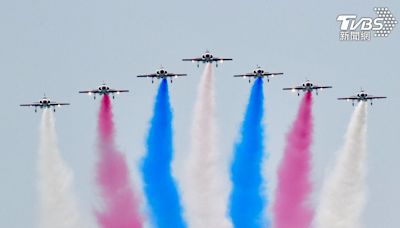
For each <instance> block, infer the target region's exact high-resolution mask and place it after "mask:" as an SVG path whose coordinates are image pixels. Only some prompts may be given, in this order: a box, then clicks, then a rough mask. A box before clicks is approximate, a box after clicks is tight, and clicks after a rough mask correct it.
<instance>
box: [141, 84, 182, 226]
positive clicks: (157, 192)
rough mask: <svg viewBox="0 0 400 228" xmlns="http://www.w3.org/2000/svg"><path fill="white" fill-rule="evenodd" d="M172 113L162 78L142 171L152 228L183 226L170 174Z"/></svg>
mask: <svg viewBox="0 0 400 228" xmlns="http://www.w3.org/2000/svg"><path fill="white" fill-rule="evenodd" d="M172 134H173V133H172V110H171V105H170V103H169V95H168V83H167V80H166V79H163V80H162V82H161V84H160V87H159V89H158V93H157V97H156V101H155V104H154V114H153V118H152V120H151V123H150V129H149V134H148V136H147V154H146V157H145V158H144V161H143V166H142V171H143V178H144V188H145V194H146V197H147V200H148V202H149V206H150V209H151V214H152V223H153V224H154V225H155V227H174V228H180V227H186V225H185V223H184V221H183V219H182V209H181V205H180V201H179V196H178V191H177V189H176V186H175V183H174V180H173V178H172V175H171V160H172V156H173V145H172Z"/></svg>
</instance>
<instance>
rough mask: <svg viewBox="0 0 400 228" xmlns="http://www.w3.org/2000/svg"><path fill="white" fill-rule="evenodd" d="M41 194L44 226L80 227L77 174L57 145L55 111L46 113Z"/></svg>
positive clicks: (58, 227)
mask: <svg viewBox="0 0 400 228" xmlns="http://www.w3.org/2000/svg"><path fill="white" fill-rule="evenodd" d="M38 165H39V186H38V188H39V194H40V195H39V197H40V201H39V202H40V227H41V228H80V227H82V224H81V223H80V218H79V213H78V208H77V203H76V201H75V200H76V199H75V197H74V195H73V192H72V184H73V176H72V173H71V171H70V170H69V169H68V168H67V167H66V165H65V164H64V161H63V159H62V157H61V154H60V151H59V149H58V146H57V136H56V130H55V121H54V116H53V112H52V111H51V110H50V109H45V110H44V111H43V114H42V122H41V127H40V145H39V161H38Z"/></svg>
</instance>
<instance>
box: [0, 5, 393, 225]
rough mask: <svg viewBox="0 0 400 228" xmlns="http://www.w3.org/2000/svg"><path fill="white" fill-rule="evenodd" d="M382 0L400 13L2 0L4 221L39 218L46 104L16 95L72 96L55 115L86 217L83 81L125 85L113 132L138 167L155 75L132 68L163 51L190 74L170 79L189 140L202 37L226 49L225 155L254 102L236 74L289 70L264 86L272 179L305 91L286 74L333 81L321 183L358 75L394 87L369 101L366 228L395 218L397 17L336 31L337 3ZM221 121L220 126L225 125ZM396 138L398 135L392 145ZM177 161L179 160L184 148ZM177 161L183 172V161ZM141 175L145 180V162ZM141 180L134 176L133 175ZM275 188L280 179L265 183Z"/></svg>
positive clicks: (372, 86) (89, 140) (318, 114)
mask: <svg viewBox="0 0 400 228" xmlns="http://www.w3.org/2000/svg"><path fill="white" fill-rule="evenodd" d="M378 6H387V7H389V9H390V10H391V11H392V13H393V14H394V16H396V17H397V18H398V20H399V19H400V3H399V1H397V0H390V1H377V0H376V1H365V0H356V1H344V0H339V1H318V0H308V1H288V0H285V1H271V0H263V1H261V0H258V1H227V0H221V1H215V0H204V1H178V0H171V1H151V0H150V1H149V0H147V1H137V0H136V1H134V0H131V1H128V0H114V1H105V0H96V1H95V0H87V1H78V0H68V1H66V0H64V1H61V0H34V1H33V0H12V1H0V77H1V82H2V91H3V106H2V109H1V110H2V111H1V112H0V126H1V131H0V138H1V141H0V143H1V145H2V148H3V149H2V151H1V154H2V159H0V180H1V182H0V204H1V207H0V227H7V228H20V227H35V225H34V224H37V211H38V210H37V209H38V201H37V194H36V179H37V172H36V162H37V148H38V137H39V136H38V126H39V121H40V114H39V113H38V114H35V113H34V110H33V109H29V108H21V107H19V106H18V105H19V104H20V103H24V102H31V101H35V100H37V99H39V98H41V97H42V96H43V94H44V93H46V94H47V95H48V96H49V97H50V98H52V99H53V100H57V101H67V102H71V103H72V105H71V106H70V107H66V108H62V109H59V110H58V112H57V113H56V121H57V123H56V125H57V130H58V136H59V144H60V149H61V151H62V154H63V157H64V158H65V160H66V163H67V164H68V165H69V166H70V167H71V169H72V170H73V171H74V173H75V189H76V192H77V196H78V198H79V202H80V207H81V210H82V213H83V214H84V217H85V219H86V221H87V223H88V226H93V225H94V224H95V222H94V218H93V215H92V208H93V207H94V205H96V203H97V200H98V199H97V197H96V196H95V194H94V193H96V189H95V188H94V177H93V174H94V164H95V161H96V154H95V140H96V121H97V116H96V115H97V111H98V108H99V102H98V100H96V101H93V99H90V98H88V97H87V96H85V95H80V94H78V90H80V89H88V88H92V87H93V88H95V87H97V86H98V84H100V83H102V82H107V83H108V84H109V86H110V87H116V88H122V89H130V90H131V91H132V93H129V94H122V95H120V96H119V97H118V98H117V99H116V100H115V101H114V102H113V105H114V112H115V122H116V124H117V141H118V144H119V147H120V149H121V151H123V152H124V153H126V155H127V158H128V162H129V164H130V167H132V173H134V174H135V173H136V172H135V164H136V163H135V162H136V161H137V160H138V158H140V156H141V155H142V153H143V151H144V142H145V137H146V133H147V128H148V122H149V120H150V117H151V113H152V106H153V98H154V94H155V91H156V89H157V84H154V85H153V84H151V82H150V81H149V80H145V79H143V80H141V79H138V78H136V77H135V75H137V74H142V73H150V72H153V71H154V70H155V69H156V68H157V67H159V66H160V65H161V64H162V65H164V66H165V67H167V68H168V70H169V71H171V72H177V73H188V75H189V76H188V77H186V78H182V79H179V80H176V81H175V82H174V83H173V84H172V85H170V86H171V88H170V91H171V99H172V101H171V102H172V105H173V108H174V126H175V139H174V141H175V148H176V157H177V158H179V157H180V156H181V155H182V154H184V153H186V152H187V151H188V148H189V145H188V141H189V132H190V123H191V117H192V109H193V104H194V99H195V96H196V92H195V91H196V89H197V85H198V83H199V77H200V75H201V72H202V68H199V69H198V68H196V66H195V65H194V64H191V63H186V62H182V61H181V59H182V58H189V57H195V56H197V55H200V54H201V53H202V52H203V51H204V50H205V49H210V50H211V51H213V52H214V55H215V56H220V57H232V58H233V59H234V61H233V62H227V63H224V64H223V66H221V67H219V68H217V69H216V70H215V74H216V89H217V94H216V95H217V97H216V100H217V106H218V107H217V109H218V124H219V128H220V131H219V132H220V133H219V137H218V140H219V146H220V151H221V152H222V153H225V154H230V153H231V151H232V146H233V143H234V141H235V139H236V137H237V135H238V127H239V126H240V122H241V119H242V116H243V112H244V109H245V105H246V103H247V98H248V93H249V89H250V85H249V84H248V83H247V81H246V80H243V79H237V78H233V77H232V75H233V74H238V73H245V72H248V71H250V70H252V69H253V68H254V67H255V66H256V65H257V64H259V65H261V66H264V67H265V68H266V69H267V70H270V71H282V72H284V73H285V75H284V76H283V77H281V78H274V79H273V80H271V82H270V83H269V84H266V85H265V93H266V97H265V98H266V102H265V105H266V119H265V122H266V124H267V138H266V143H267V147H268V152H269V153H270V157H269V161H268V163H267V164H266V167H267V168H266V169H267V175H268V178H269V187H270V189H271V191H273V188H274V187H275V182H276V167H277V164H278V162H279V160H280V158H281V155H282V151H283V147H284V137H285V133H286V132H287V130H288V128H289V126H290V124H291V122H292V120H293V118H294V115H295V113H296V111H297V106H298V103H299V101H300V99H299V98H298V97H297V96H296V95H294V94H291V93H289V92H285V91H282V87H285V86H291V85H294V84H297V83H301V82H302V81H303V80H305V79H306V78H308V79H310V80H313V81H315V83H320V84H327V85H332V86H333V87H334V88H333V89H331V90H327V91H325V92H323V93H322V94H320V96H318V97H316V98H315V102H314V111H315V112H314V115H315V120H314V123H315V131H314V132H315V138H314V146H313V155H314V159H313V176H314V184H315V188H316V193H315V195H314V196H313V199H314V201H315V202H317V200H318V195H319V190H320V188H321V184H322V181H323V178H324V175H325V173H326V172H327V170H328V169H327V167H329V166H330V165H332V161H334V159H335V153H336V151H337V150H338V149H339V148H340V147H341V145H342V142H343V135H344V133H345V130H346V127H347V123H348V121H349V119H350V115H351V113H352V111H353V107H352V106H351V105H350V104H348V103H345V102H339V101H337V100H336V98H337V97H338V96H346V95H352V94H353V93H355V92H357V91H358V90H359V89H360V87H363V88H365V89H366V90H367V91H369V92H370V93H372V94H374V95H386V96H388V97H389V99H387V100H385V101H380V102H375V104H374V106H373V107H372V108H371V107H370V108H369V113H368V119H369V120H368V154H369V155H368V164H369V167H368V172H369V173H368V204H367V206H366V210H365V213H364V215H363V222H364V224H365V227H367V228H377V227H385V228H392V227H393V228H396V227H400V217H399V216H398V212H399V211H400V196H399V192H400V181H399V178H398V176H397V175H398V174H399V172H400V166H399V164H400V153H399V152H400V151H399V149H396V148H398V144H399V141H397V140H398V139H399V130H400V121H399V116H400V97H399V96H398V90H399V89H398V87H397V86H398V85H399V84H400V80H399V77H400V75H399V72H400V69H399V66H400V65H399V63H398V62H399V58H398V53H399V51H400V45H399V41H400V27H397V28H395V29H394V31H393V32H392V34H391V35H390V36H389V37H387V38H379V39H378V38H376V39H374V38H373V39H372V40H371V41H369V42H340V41H339V24H338V23H337V22H336V17H337V15H338V14H343V13H351V14H357V15H359V16H371V17H375V15H374V12H373V8H374V7H378ZM222 129H223V130H222ZM396 145H397V146H396ZM178 160H179V159H178ZM174 167H175V168H176V170H177V171H179V169H180V167H181V163H180V162H176V163H175V165H174ZM133 178H134V179H135V180H136V181H135V183H136V182H137V180H138V175H137V173H136V174H135V175H133ZM136 186H140V185H138V183H136ZM270 195H271V196H272V195H273V192H271V194H270Z"/></svg>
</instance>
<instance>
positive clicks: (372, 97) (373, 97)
mask: <svg viewBox="0 0 400 228" xmlns="http://www.w3.org/2000/svg"><path fill="white" fill-rule="evenodd" d="M385 98H387V97H377V96H372V95H368V96H367V99H370V100H373V99H385Z"/></svg>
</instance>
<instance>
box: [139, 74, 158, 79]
mask: <svg viewBox="0 0 400 228" xmlns="http://www.w3.org/2000/svg"><path fill="white" fill-rule="evenodd" d="M137 77H138V78H156V77H157V74H142V75H138V76H137Z"/></svg>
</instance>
